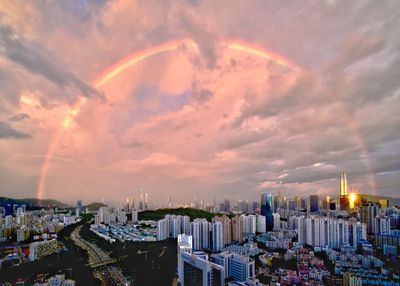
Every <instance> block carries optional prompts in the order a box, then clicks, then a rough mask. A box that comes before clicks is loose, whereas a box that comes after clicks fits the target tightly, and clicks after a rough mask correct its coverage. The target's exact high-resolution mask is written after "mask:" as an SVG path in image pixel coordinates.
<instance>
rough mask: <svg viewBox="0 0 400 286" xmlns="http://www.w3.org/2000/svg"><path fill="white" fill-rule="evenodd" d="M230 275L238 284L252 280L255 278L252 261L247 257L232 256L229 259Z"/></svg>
mask: <svg viewBox="0 0 400 286" xmlns="http://www.w3.org/2000/svg"><path fill="white" fill-rule="evenodd" d="M230 274H231V277H232V278H233V279H234V280H235V281H239V282H245V281H247V279H252V278H254V277H255V276H256V272H255V262H254V260H253V259H251V258H250V257H248V256H242V255H239V254H233V255H232V257H231V259H230Z"/></svg>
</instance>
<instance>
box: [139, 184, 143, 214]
mask: <svg viewBox="0 0 400 286" xmlns="http://www.w3.org/2000/svg"><path fill="white" fill-rule="evenodd" d="M142 210H144V195H143V193H142V189H140V190H139V211H142Z"/></svg>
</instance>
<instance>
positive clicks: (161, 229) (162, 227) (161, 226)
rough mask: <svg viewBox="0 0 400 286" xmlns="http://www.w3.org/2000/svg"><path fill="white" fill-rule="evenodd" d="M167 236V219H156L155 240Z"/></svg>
mask: <svg viewBox="0 0 400 286" xmlns="http://www.w3.org/2000/svg"><path fill="white" fill-rule="evenodd" d="M168 236H169V227H168V220H166V219H160V220H159V221H157V240H164V239H167V238H168Z"/></svg>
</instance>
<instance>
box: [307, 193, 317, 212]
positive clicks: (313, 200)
mask: <svg viewBox="0 0 400 286" xmlns="http://www.w3.org/2000/svg"><path fill="white" fill-rule="evenodd" d="M309 210H310V212H311V213H312V212H317V211H319V199H318V195H311V196H310V208H309Z"/></svg>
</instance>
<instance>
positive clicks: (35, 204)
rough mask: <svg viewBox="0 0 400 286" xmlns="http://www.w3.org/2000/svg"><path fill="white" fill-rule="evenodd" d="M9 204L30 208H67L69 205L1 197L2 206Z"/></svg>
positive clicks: (53, 201) (54, 201)
mask: <svg viewBox="0 0 400 286" xmlns="http://www.w3.org/2000/svg"><path fill="white" fill-rule="evenodd" d="M7 204H17V205H26V206H27V207H28V208H53V207H58V208H67V207H69V205H67V204H64V203H62V202H60V201H57V200H51V199H46V200H40V199H35V198H25V199H12V198H7V197H0V206H5V205H7Z"/></svg>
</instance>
